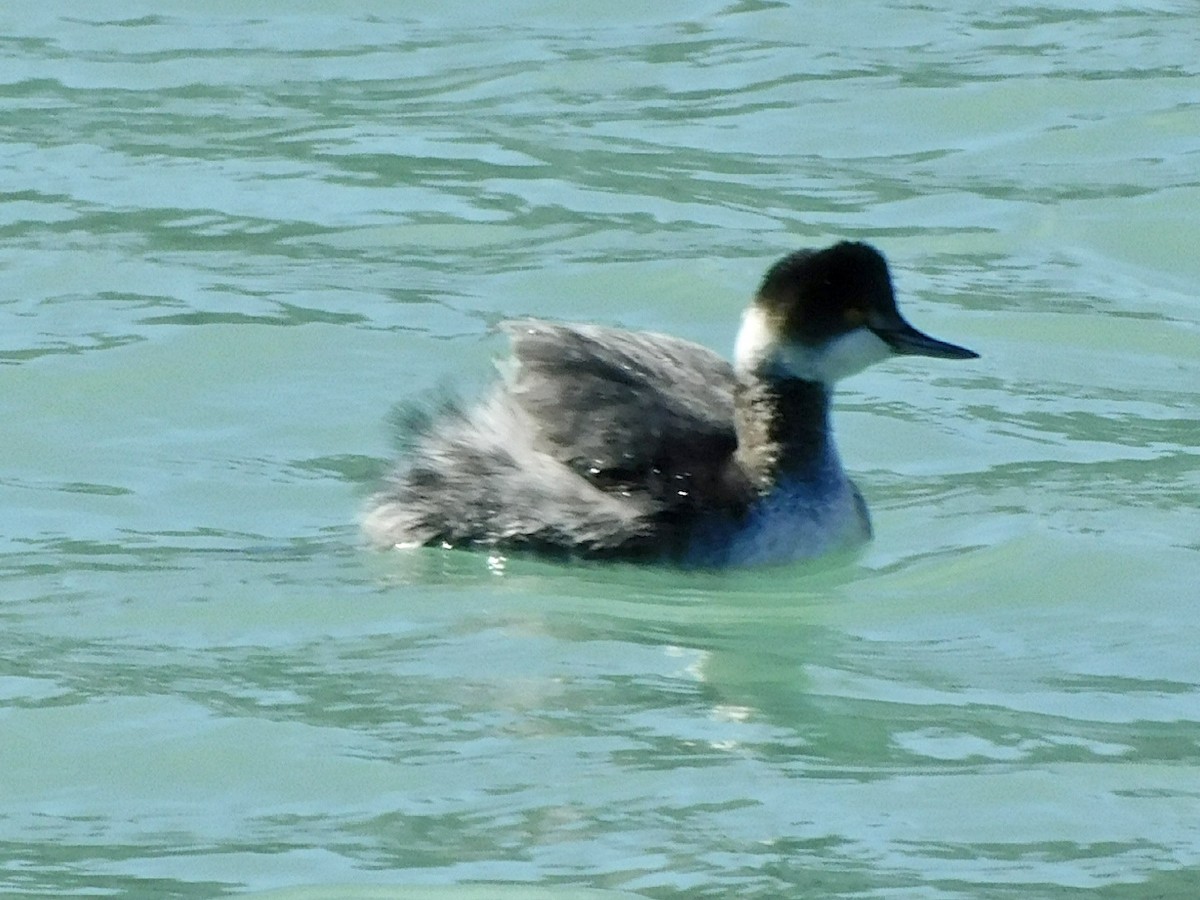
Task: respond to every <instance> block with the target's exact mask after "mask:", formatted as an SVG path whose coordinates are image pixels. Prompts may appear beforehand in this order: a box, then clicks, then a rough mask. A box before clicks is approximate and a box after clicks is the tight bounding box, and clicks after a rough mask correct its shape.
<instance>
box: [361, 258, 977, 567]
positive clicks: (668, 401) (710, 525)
mask: <svg viewBox="0 0 1200 900" xmlns="http://www.w3.org/2000/svg"><path fill="white" fill-rule="evenodd" d="M504 327H505V330H506V331H507V332H508V334H509V336H510V338H511V341H512V363H511V365H510V366H509V368H508V370H507V371H506V372H505V373H504V375H503V377H502V378H501V379H500V381H499V382H498V384H497V385H496V386H495V388H494V389H493V391H492V392H491V394H490V395H489V396H488V397H487V398H486V399H485V400H483V402H481V403H479V404H478V405H476V406H474V407H471V408H467V409H455V410H453V411H450V412H448V413H447V414H446V415H444V416H442V417H440V418H438V419H436V420H435V421H433V422H432V423H430V424H429V425H428V427H427V428H426V429H425V430H424V431H423V432H422V433H421V434H419V435H418V436H417V437H416V439H415V440H414V445H413V446H414V450H413V453H412V456H411V458H410V459H409V460H408V461H407V462H405V463H403V464H402V465H401V466H400V467H399V468H398V469H397V471H396V472H395V473H394V474H393V475H392V477H391V479H390V481H389V483H388V485H387V486H386V487H385V489H384V490H382V491H381V492H380V493H379V494H378V495H377V496H375V497H374V498H373V500H372V501H371V504H370V508H369V511H368V514H367V516H366V518H365V521H364V530H365V533H366V535H367V536H368V538H369V539H370V540H371V541H372V542H373V543H375V544H377V545H380V546H385V547H391V546H418V545H441V546H448V547H449V546H461V547H481V546H482V547H493V548H497V549H499V550H532V551H539V552H543V553H550V554H555V555H562V556H568V557H573V556H581V557H601V558H621V559H631V560H657V561H670V562H675V563H679V564H684V565H690V566H706V567H707V566H727V565H743V564H757V563H778V562H785V561H791V560H798V559H806V558H811V557H815V556H819V555H821V554H824V553H828V552H831V551H835V550H839V549H843V548H849V547H853V546H856V545H858V544H861V543H863V542H865V541H866V540H868V539H869V538H870V537H871V524H870V517H869V515H868V512H867V505H866V503H865V502H864V500H863V496H862V493H861V492H860V491H859V490H858V488H857V487H856V486H855V485H854V483H853V482H852V481H851V480H850V478H849V477H848V476H847V475H846V473H845V471H844V470H843V468H842V464H841V460H840V458H839V456H838V453H837V448H836V447H835V445H834V440H833V433H832V430H831V427H830V403H831V395H832V391H833V387H834V384H835V383H836V382H837V381H839V380H840V379H842V378H845V377H846V376H848V375H852V374H854V373H856V372H858V371H860V370H862V369H864V368H865V367H867V366H868V365H871V364H872V363H876V362H879V361H881V360H884V359H887V358H889V357H892V356H896V355H916V356H931V357H941V358H945V359H972V358H974V357H976V356H978V354H976V353H975V352H973V351H971V350H968V349H966V348H965V347H959V346H956V345H954V344H948V343H946V342H944V341H940V340H937V339H935V338H932V337H930V336H928V335H926V334H923V333H922V332H920V331H918V330H917V329H916V328H914V327H913V326H912V325H910V324H909V323H908V322H907V321H906V320H905V319H904V318H903V317H902V316H901V314H900V312H899V310H898V309H897V307H896V298H895V294H894V291H893V288H892V280H891V275H890V273H889V271H888V266H887V262H886V261H885V259H884V257H883V255H882V254H881V253H880V252H879V251H878V250H876V249H875V248H874V247H872V246H870V245H868V244H865V243H857V242H841V243H838V244H835V245H833V246H831V247H827V248H824V249H820V250H812V249H806V250H799V251H797V252H795V253H792V254H790V255H788V256H785V257H784V258H783V259H781V260H779V261H778V262H776V263H775V264H774V265H773V266H771V267H770V269H769V270H768V271H767V273H766V275H765V277H764V278H763V280H762V283H761V285H760V286H759V289H758V292H757V294H756V295H755V297H754V299H753V302H752V303H751V304H750V306H749V308H748V309H747V310H746V311H745V314H744V315H743V318H742V323H741V327H740V329H739V331H738V334H737V340H736V343H735V348H734V360H733V363H732V365H731V364H730V363H728V362H726V361H725V360H724V359H723V358H722V357H721V356H719V355H718V354H717V353H715V352H713V351H712V350H709V349H708V348H706V347H702V346H700V345H698V344H694V343H691V342H689V341H685V340H681V339H679V338H675V337H670V336H668V335H663V334H655V333H649V332H634V331H625V330H621V329H617V328H610V327H603V326H599V325H565V324H552V323H550V322H545V321H539V320H524V321H515V322H510V323H507V324H506V325H505V326H504Z"/></svg>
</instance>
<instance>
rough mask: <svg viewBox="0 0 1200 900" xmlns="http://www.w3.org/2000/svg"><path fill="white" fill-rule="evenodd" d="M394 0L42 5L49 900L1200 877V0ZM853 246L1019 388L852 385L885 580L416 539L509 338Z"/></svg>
mask: <svg viewBox="0 0 1200 900" xmlns="http://www.w3.org/2000/svg"><path fill="white" fill-rule="evenodd" d="M365 7H366V9H364V5H359V4H345V3H322V4H317V3H293V4H282V3H275V2H257V3H250V4H243V3H231V2H213V3H207V4H181V3H180V4H177V3H170V2H168V3H163V2H158V3H153V4H151V3H143V2H135V0H115V2H110V3H106V4H104V5H103V10H101V9H100V7H98V6H96V7H93V6H86V5H82V6H81V5H75V6H70V5H68V4H60V3H53V2H52V3H40V4H35V3H29V2H19V0H16V2H14V0H10V2H8V3H6V4H5V5H4V7H3V9H0V34H2V35H4V37H3V38H0V42H2V44H3V48H4V51H3V60H4V63H3V66H0V84H2V85H3V89H2V91H0V111H2V114H0V199H2V201H3V202H2V203H0V236H2V240H0V410H2V415H3V425H2V426H0V510H2V512H0V524H2V526H3V527H2V529H0V532H2V533H0V616H2V617H3V632H4V640H3V644H2V646H3V649H2V650H0V729H2V731H0V735H2V736H0V892H4V893H9V894H16V895H20V896H29V897H36V896H45V897H61V896H64V895H67V894H71V893H75V894H79V895H85V896H98V895H105V896H118V897H216V896H220V895H223V894H230V893H239V892H244V891H248V890H268V889H284V888H291V887H297V886H301V885H306V884H307V885H318V884H330V883H342V884H347V885H359V886H366V885H410V886H411V885H441V886H442V890H443V893H439V894H438V895H437V896H439V897H456V896H459V897H462V898H464V900H465V898H466V897H468V896H469V897H478V896H479V894H478V893H472V892H471V889H470V888H469V887H468V885H469V884H471V883H474V882H480V881H497V882H517V883H523V884H526V885H528V894H529V896H534V894H535V893H536V894H537V896H543V894H542V893H540V892H543V891H544V892H547V893H545V894H544V896H550V893H549V892H551V891H552V889H554V888H555V887H556V886H557V887H563V886H577V887H589V888H597V889H609V890H613V891H624V892H631V893H636V894H640V895H642V896H644V897H648V898H661V900H667V898H682V897H688V898H692V897H712V898H716V897H739V898H758V897H762V898H766V897H797V898H809V897H879V898H884V897H886V898H921V900H925V898H938V900H940V898H964V900H965V898H1029V897H1055V898H1062V897H1075V896H1080V897H1082V896H1084V895H1087V896H1088V897H1104V898H1152V897H1154V898H1163V897H1170V898H1176V897H1178V898H1191V897H1194V896H1195V894H1196V884H1197V883H1200V815H1198V814H1197V811H1198V810H1200V767H1198V765H1197V763H1198V762H1200V675H1198V673H1200V650H1198V649H1197V648H1198V646H1200V641H1198V640H1197V634H1196V626H1195V620H1196V615H1195V606H1196V596H1197V585H1198V584H1200V538H1198V537H1197V525H1196V523H1197V515H1196V508H1197V505H1198V501H1200V474H1198V472H1200V468H1198V466H1197V462H1198V456H1200V452H1198V444H1200V441H1198V435H1200V430H1198V428H1197V408H1198V402H1200V380H1198V379H1197V374H1196V373H1197V362H1198V360H1200V352H1198V347H1200V344H1198V342H1197V339H1198V331H1200V329H1198V328H1197V303H1196V284H1197V280H1198V277H1200V254H1197V253H1196V252H1195V248H1196V247H1197V246H1200V226H1198V224H1197V222H1198V218H1197V215H1196V210H1197V209H1200V175H1198V174H1197V173H1200V101H1198V99H1197V93H1196V85H1197V83H1198V82H1197V76H1198V75H1200V71H1198V70H1200V12H1197V11H1196V9H1195V6H1194V5H1193V4H1185V3H1153V4H1145V3H1137V4H1134V3H1118V2H1097V3H1089V4H1079V5H1068V4H1057V3H1055V4H1043V5H1013V4H1005V3H1001V4H982V3H977V4H964V3H955V4H951V3H937V2H935V3H933V4H928V3H926V4H915V3H903V2H893V3H890V4H855V3H851V4H833V5H831V4H815V3H814V4H798V5H796V6H795V7H794V8H789V6H788V5H785V4H779V3H769V2H754V0H748V2H740V3H735V4H724V3H719V2H709V3H688V4H682V3H672V4H657V5H650V4H641V5H639V4H632V3H628V2H615V0H614V2H595V3H588V4H583V5H568V4H552V3H546V2H532V0H531V2H524V3H520V2H519V3H507V4H492V5H488V4H477V3H473V4H466V3H454V2H449V3H447V2H439V3H437V4H434V3H419V2H413V3H406V4H367V5H365ZM839 237H854V238H860V239H866V240H870V241H872V242H874V243H876V244H878V245H879V246H880V247H881V248H882V249H883V250H884V251H885V252H886V253H887V254H888V255H889V257H890V258H891V260H892V262H893V265H894V268H895V269H896V278H897V286H898V290H899V292H900V293H901V295H902V303H905V304H906V307H905V308H906V309H907V311H908V313H909V314H910V317H911V318H912V319H913V321H914V322H915V323H916V324H917V325H918V326H920V327H922V328H924V329H927V330H928V331H930V332H931V333H933V334H936V335H938V336H940V337H944V338H946V339H948V340H952V341H955V342H960V343H963V344H966V345H968V346H971V347H973V348H975V349H977V350H979V351H980V352H981V353H982V354H983V358H982V359H981V360H979V361H978V362H974V363H947V362H943V361H936V360H904V361H897V362H895V363H892V364H888V365H885V366H880V367H877V368H876V369H875V370H872V371H871V372H869V373H865V374H864V375H862V376H859V377H857V378H855V379H853V380H852V381H849V382H848V383H847V384H846V385H845V389H844V390H843V391H842V393H841V394H840V397H839V403H838V411H837V414H836V415H837V425H838V431H839V437H840V440H841V444H842V451H843V456H844V457H845V460H846V462H847V465H848V467H849V468H850V469H851V470H852V471H853V472H854V473H855V475H856V477H857V478H858V480H859V483H860V485H861V486H862V487H863V489H864V492H865V493H866V495H867V497H868V500H869V502H870V503H871V504H872V507H873V510H874V515H875V520H876V522H875V524H876V530H877V538H876V541H875V542H874V544H872V545H871V547H870V548H869V549H868V550H867V551H866V552H865V553H864V554H863V555H862V556H861V557H859V558H857V559H855V560H852V561H849V562H847V561H844V560H843V561H838V562H831V563H827V564H820V565H816V566H808V567H804V566H801V567H788V568H781V569H768V570H758V571H742V572H734V573H728V574H721V575H716V574H705V573H679V572H673V571H667V570H655V569H644V568H636V567H626V566H599V565H579V566H565V565H553V564H547V563H540V562H536V561H531V560H521V559H512V560H507V561H500V560H495V559H492V560H489V559H488V558H487V557H486V556H483V555H473V554H467V553H455V552H441V551H435V550H430V551H422V552H418V553H410V554H399V553H395V554H375V553H371V552H368V551H365V550H363V549H362V548H361V546H360V543H359V538H358V535H357V530H356V525H355V518H356V515H357V511H358V507H359V505H360V503H361V501H362V498H363V496H364V495H365V493H366V492H367V491H368V490H369V488H370V485H371V484H372V482H373V480H374V479H375V478H377V477H378V475H379V473H380V472H381V471H383V469H384V468H385V466H386V465H387V459H388V457H389V455H390V450H389V435H388V430H389V428H388V421H389V410H390V409H392V408H393V407H394V406H395V404H398V403H401V402H404V401H412V400H414V399H416V398H419V397H421V396H423V394H424V393H425V392H427V391H430V390H437V389H439V386H441V385H442V384H443V383H444V382H446V381H450V382H452V383H453V384H454V385H456V386H457V388H458V389H460V390H462V391H464V392H467V393H470V392H471V391H474V390H476V389H477V388H478V387H479V385H481V384H482V383H483V380H484V379H485V378H486V377H488V372H489V365H490V364H489V360H490V359H491V358H492V357H493V355H494V354H496V353H497V352H500V351H501V350H502V345H501V343H500V342H499V341H498V339H497V338H495V337H493V336H491V335H492V326H493V325H494V323H495V322H497V321H498V320H500V319H502V318H506V317H511V316H519V315H530V314H532V315H540V316H546V317H555V318H564V319H586V320H597V321H603V322H609V323H618V324H622V325H626V326H630V327H641V328H653V329H657V330H662V331H667V332H672V333H676V334H681V335H684V336H686V337H690V338H693V339H695V340H699V341H701V342H703V343H706V344H708V345H710V346H713V347H716V348H720V349H722V350H727V349H728V348H729V346H730V344H731V341H732V332H733V329H734V328H735V327H736V320H737V316H738V314H739V311H740V307H741V304H742V303H743V301H744V299H745V297H746V296H747V294H748V293H749V292H750V291H751V290H752V288H753V286H754V285H755V283H756V281H757V279H758V278H759V277H760V274H761V272H762V270H763V269H764V267H765V266H766V265H767V264H769V262H770V261H772V259H773V258H775V257H776V256H777V255H779V254H782V253H783V252H786V251H788V250H791V249H794V248H795V247H798V246H804V245H820V244H824V243H828V242H829V241H831V240H833V239H835V238H839ZM350 895H351V892H350V890H349V889H345V890H343V891H342V892H341V894H340V896H350ZM305 896H309V895H305ZM364 896H365V895H364ZM372 896H376V895H372ZM405 896H408V895H405ZM504 896H508V895H507V894H505V895H504ZM555 896H559V895H557V894H556V895H555ZM573 896H575V895H573Z"/></svg>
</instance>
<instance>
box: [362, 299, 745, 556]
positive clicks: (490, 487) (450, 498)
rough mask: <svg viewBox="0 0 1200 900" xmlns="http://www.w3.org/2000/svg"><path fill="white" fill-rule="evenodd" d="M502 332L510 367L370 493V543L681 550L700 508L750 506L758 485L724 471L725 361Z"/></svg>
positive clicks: (539, 332) (647, 337)
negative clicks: (471, 405)
mask: <svg viewBox="0 0 1200 900" xmlns="http://www.w3.org/2000/svg"><path fill="white" fill-rule="evenodd" d="M505 330H506V331H507V332H508V334H509V335H510V337H511V339H512V345H513V363H514V365H513V367H512V368H511V369H510V370H509V371H508V372H507V373H506V375H507V377H506V378H505V379H504V380H502V381H501V382H500V384H499V385H497V387H496V388H495V390H494V392H493V393H492V395H491V396H490V397H489V398H488V399H486V400H485V401H484V402H483V403H482V404H480V405H479V406H476V407H474V408H472V409H468V410H460V411H457V412H456V413H455V414H453V415H450V416H448V417H444V418H442V419H441V420H439V421H435V422H434V423H433V424H432V426H431V427H430V428H429V430H428V431H426V432H425V434H424V435H423V436H421V437H420V438H419V439H418V441H417V443H416V446H415V451H416V452H415V453H414V454H413V456H412V459H411V461H410V462H409V463H408V464H407V465H405V466H402V467H401V469H399V470H398V471H397V473H396V474H395V475H394V476H393V477H392V479H391V481H390V484H389V486H388V487H387V489H386V490H384V491H383V492H382V493H381V494H379V495H378V496H377V497H376V498H375V500H374V502H373V505H372V509H371V511H370V513H369V515H368V517H367V520H366V523H365V529H366V532H367V534H368V536H369V537H370V539H371V540H372V541H373V542H375V543H377V544H380V545H383V546H391V545H406V544H418V545H419V544H437V543H446V544H450V545H462V544H476V545H478V544H487V545H502V546H507V547H516V548H529V549H536V550H539V551H543V552H545V551H561V552H570V553H574V554H581V555H589V556H611V555H620V556H633V557H637V556H645V555H665V556H672V555H677V554H678V553H681V552H683V550H684V549H685V548H684V546H683V544H684V543H685V542H686V539H687V535H688V533H689V532H690V531H691V530H693V528H692V527H691V526H694V525H695V521H694V520H695V517H696V515H697V511H698V510H704V511H705V512H706V513H707V514H708V515H709V516H710V517H711V516H713V515H716V516H725V515H729V516H736V515H738V514H739V512H740V511H742V510H744V507H745V505H746V503H747V502H748V501H749V497H750V490H749V487H748V485H746V484H745V483H742V484H737V483H732V484H731V483H729V479H728V478H725V477H724V473H723V472H722V471H715V470H714V469H715V467H719V468H722V469H723V468H724V467H726V465H727V464H728V462H729V460H730V458H731V456H732V454H733V453H734V450H735V449H736V447H737V435H736V433H735V430H734V404H733V392H734V386H735V384H736V378H735V375H734V371H733V368H732V366H730V364H729V363H728V362H726V361H725V360H723V359H722V358H721V357H720V356H718V355H717V354H716V353H714V352H712V351H711V350H709V349H707V348H705V347H701V346H699V345H697V344H692V343H690V342H688V341H683V340H680V339H678V338H673V337H669V336H667V335H659V334H649V333H641V332H630V331H623V330H620V329H615V328H604V327H600V326H595V325H572V326H567V325H555V324H550V323H547V322H540V321H521V322H512V323H508V324H507V325H506V326H505ZM689 523H690V525H689Z"/></svg>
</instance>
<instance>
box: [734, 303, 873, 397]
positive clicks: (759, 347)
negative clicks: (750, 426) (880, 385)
mask: <svg viewBox="0 0 1200 900" xmlns="http://www.w3.org/2000/svg"><path fill="white" fill-rule="evenodd" d="M891 355H892V350H891V348H890V347H888V345H887V344H886V343H884V342H883V340H882V339H881V338H880V337H879V336H878V335H877V334H875V333H874V332H873V331H871V330H870V329H869V328H866V327H863V328H856V329H854V330H853V331H847V332H846V333H845V334H841V335H838V336H837V337H835V338H833V339H832V340H829V341H826V342H825V343H823V344H819V345H817V346H812V347H810V346H808V345H807V344H800V343H796V342H792V341H787V340H781V338H780V335H779V334H778V333H777V332H776V330H775V328H774V327H773V325H772V323H771V321H770V318H769V317H768V316H767V314H766V313H765V312H764V311H763V310H762V309H760V308H759V307H758V306H751V307H750V308H749V309H747V310H746V312H745V315H743V316H742V327H741V328H740V329H739V330H738V336H737V343H736V344H735V345H734V350H733V361H734V367H735V368H736V369H737V371H738V372H741V373H760V374H765V373H767V372H770V371H772V370H774V371H777V372H783V373H786V374H787V375H790V376H791V377H793V378H800V379H803V380H804V381H816V382H820V383H821V384H827V385H832V384H833V383H834V382H835V381H838V380H840V379H842V378H846V377H847V376H850V375H853V374H855V373H856V372H861V371H862V370H863V369H865V368H866V367H867V366H869V365H872V364H873V363H877V362H879V361H881V360H884V359H887V358H888V357H889V356H891Z"/></svg>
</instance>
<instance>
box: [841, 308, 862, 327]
mask: <svg viewBox="0 0 1200 900" xmlns="http://www.w3.org/2000/svg"><path fill="white" fill-rule="evenodd" d="M842 321H843V322H845V323H846V326H847V327H848V328H857V327H858V326H859V325H862V324H863V323H864V322H866V321H867V311H866V310H865V309H863V308H862V307H861V306H847V307H846V311H845V312H844V313H842Z"/></svg>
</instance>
